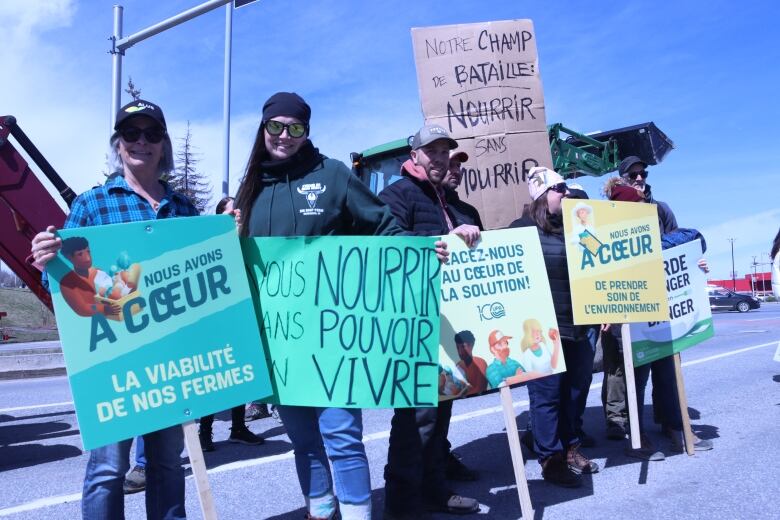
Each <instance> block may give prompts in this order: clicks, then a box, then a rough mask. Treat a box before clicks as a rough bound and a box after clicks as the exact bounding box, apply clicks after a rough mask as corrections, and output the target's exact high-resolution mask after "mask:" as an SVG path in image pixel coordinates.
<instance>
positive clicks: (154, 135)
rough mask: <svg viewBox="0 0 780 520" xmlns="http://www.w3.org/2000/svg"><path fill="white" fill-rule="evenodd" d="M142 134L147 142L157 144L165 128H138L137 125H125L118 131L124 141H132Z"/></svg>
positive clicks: (161, 138) (163, 135)
mask: <svg viewBox="0 0 780 520" xmlns="http://www.w3.org/2000/svg"><path fill="white" fill-rule="evenodd" d="M141 134H143V135H144V138H145V139H146V142H147V143H152V144H157V143H159V142H160V141H162V140H163V137H165V130H163V129H162V128H161V127H159V126H153V127H150V128H138V127H137V126H126V127H124V128H122V129H121V130H120V131H119V135H120V136H121V137H122V139H123V140H124V141H125V142H126V143H134V142H136V141H138V140H139V139H140V138H141Z"/></svg>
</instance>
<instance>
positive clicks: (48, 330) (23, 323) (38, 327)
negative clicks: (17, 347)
mask: <svg viewBox="0 0 780 520" xmlns="http://www.w3.org/2000/svg"><path fill="white" fill-rule="evenodd" d="M0 311H3V312H6V313H7V316H5V317H3V318H2V319H0V328H2V329H5V331H6V334H8V335H10V336H14V337H13V338H11V339H10V340H8V342H9V343H15V342H23V341H44V340H55V339H59V334H58V333H57V322H56V320H55V319H54V314H52V313H51V311H49V309H48V308H47V307H46V306H45V305H44V304H42V303H41V302H40V300H38V298H36V297H35V295H34V294H33V293H32V292H31V291H29V290H28V289H8V288H0Z"/></svg>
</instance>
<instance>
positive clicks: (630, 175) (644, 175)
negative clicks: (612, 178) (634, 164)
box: [624, 170, 647, 181]
mask: <svg viewBox="0 0 780 520" xmlns="http://www.w3.org/2000/svg"><path fill="white" fill-rule="evenodd" d="M640 175H641V176H642V178H643V179H647V170H639V171H636V172H626V174H625V175H624V177H628V178H629V179H631V180H632V181H635V180H636V178H637V177H639V176H640Z"/></svg>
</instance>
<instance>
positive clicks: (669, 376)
mask: <svg viewBox="0 0 780 520" xmlns="http://www.w3.org/2000/svg"><path fill="white" fill-rule="evenodd" d="M651 369H652V372H653V395H654V396H655V400H656V403H657V404H658V406H656V407H655V408H656V410H658V412H659V416H660V418H661V422H662V423H663V425H664V426H668V427H670V428H672V429H674V430H682V414H681V413H680V399H679V397H678V396H677V379H676V378H675V375H674V357H673V356H668V357H665V358H662V359H659V360H656V361H653V362H652V363H648V364H647V365H642V366H641V367H636V368H634V378H635V379H636V401H637V412H638V414H639V431H642V432H643V431H645V428H644V418H643V416H642V415H643V414H642V412H643V410H644V402H645V389H646V388H647V380H648V376H649V375H650V371H651Z"/></svg>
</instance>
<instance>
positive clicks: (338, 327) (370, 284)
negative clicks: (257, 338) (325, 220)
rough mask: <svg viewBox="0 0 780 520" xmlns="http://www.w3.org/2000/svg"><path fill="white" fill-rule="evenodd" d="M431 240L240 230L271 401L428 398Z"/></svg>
mask: <svg viewBox="0 0 780 520" xmlns="http://www.w3.org/2000/svg"><path fill="white" fill-rule="evenodd" d="M433 244H434V239H433V238H423V237H362V236H361V237H343V236H341V237H335V236H330V237H290V238H282V237H271V238H254V239H245V240H244V239H242V247H243V250H244V256H245V259H246V263H247V266H248V270H249V273H250V278H251V279H252V285H253V287H254V289H255V291H256V294H255V297H256V299H255V304H256V312H257V316H258V321H259V323H260V327H261V335H262V338H263V342H264V344H265V347H266V351H267V353H268V356H269V365H270V366H271V367H272V369H271V378H272V381H273V385H274V391H275V395H274V397H275V400H276V402H279V403H282V404H288V405H301V406H323V407H325V406H338V407H349V408H402V407H417V406H435V405H436V402H437V397H436V381H437V377H438V372H437V365H438V351H437V346H438V344H439V283H440V264H439V261H438V259H437V257H436V254H435V252H434V249H433Z"/></svg>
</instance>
